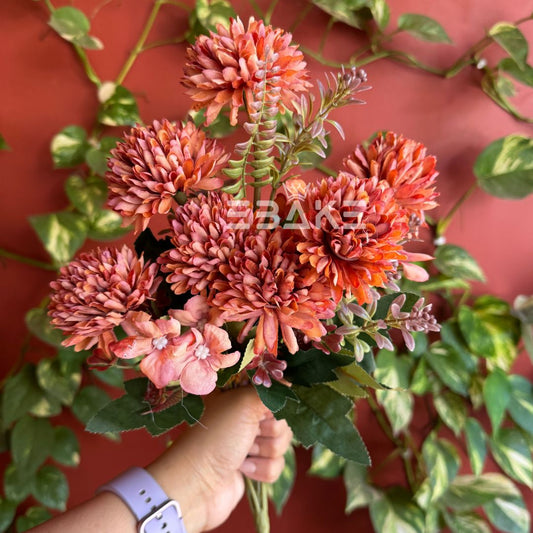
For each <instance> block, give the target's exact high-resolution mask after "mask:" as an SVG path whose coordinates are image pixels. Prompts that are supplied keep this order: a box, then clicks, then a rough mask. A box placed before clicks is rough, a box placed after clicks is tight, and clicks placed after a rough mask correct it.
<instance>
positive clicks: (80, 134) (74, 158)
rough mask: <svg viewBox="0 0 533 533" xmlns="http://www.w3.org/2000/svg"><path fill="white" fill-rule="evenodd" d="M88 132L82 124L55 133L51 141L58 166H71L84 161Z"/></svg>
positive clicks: (53, 156)
mask: <svg viewBox="0 0 533 533" xmlns="http://www.w3.org/2000/svg"><path fill="white" fill-rule="evenodd" d="M88 148H89V144H88V142H87V133H86V132H85V130H84V129H83V128H82V127H80V126H67V127H66V128H64V129H62V130H61V131H60V132H59V133H58V134H56V135H54V137H53V138H52V142H51V143H50V151H51V153H52V160H53V162H54V166H55V167H56V168H71V167H75V166H76V165H79V164H80V163H83V161H84V159H85V152H86V151H87V150H88Z"/></svg>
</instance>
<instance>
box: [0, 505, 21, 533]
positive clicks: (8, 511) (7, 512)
mask: <svg viewBox="0 0 533 533" xmlns="http://www.w3.org/2000/svg"><path fill="white" fill-rule="evenodd" d="M16 510H17V505H16V504H15V503H14V502H10V501H9V500H4V499H2V498H0V531H6V530H7V528H8V527H9V526H10V525H11V522H13V518H15V511H16Z"/></svg>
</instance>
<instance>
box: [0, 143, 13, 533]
mask: <svg viewBox="0 0 533 533" xmlns="http://www.w3.org/2000/svg"><path fill="white" fill-rule="evenodd" d="M0 150H11V148H10V147H9V144H7V142H6V140H5V139H4V136H3V135H2V134H0ZM0 523H1V522H0ZM0 531H1V529H0Z"/></svg>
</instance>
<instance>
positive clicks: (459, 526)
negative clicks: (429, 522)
mask: <svg viewBox="0 0 533 533" xmlns="http://www.w3.org/2000/svg"><path fill="white" fill-rule="evenodd" d="M443 516H444V520H445V522H446V525H447V526H448V527H449V528H450V530H451V531H452V533H466V532H467V533H490V527H489V526H488V524H487V523H486V522H485V521H484V520H483V518H481V516H479V515H478V514H477V513H464V514H459V513H454V514H451V513H448V512H446V511H444V512H443Z"/></svg>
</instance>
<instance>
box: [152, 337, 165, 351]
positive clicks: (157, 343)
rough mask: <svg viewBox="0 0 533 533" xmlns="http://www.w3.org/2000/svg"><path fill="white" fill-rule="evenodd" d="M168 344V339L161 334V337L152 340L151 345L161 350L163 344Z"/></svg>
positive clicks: (163, 346)
mask: <svg viewBox="0 0 533 533" xmlns="http://www.w3.org/2000/svg"><path fill="white" fill-rule="evenodd" d="M167 344H168V339H167V338H166V337H165V336H164V335H163V336H162V337H158V338H157V339H153V340H152V346H153V347H154V348H155V349H156V350H162V349H163V348H165V346H166V345H167Z"/></svg>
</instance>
